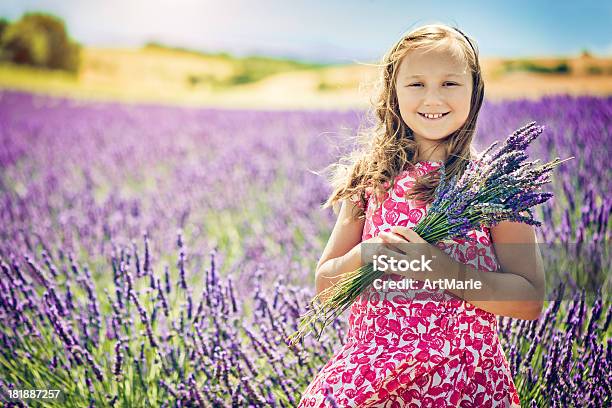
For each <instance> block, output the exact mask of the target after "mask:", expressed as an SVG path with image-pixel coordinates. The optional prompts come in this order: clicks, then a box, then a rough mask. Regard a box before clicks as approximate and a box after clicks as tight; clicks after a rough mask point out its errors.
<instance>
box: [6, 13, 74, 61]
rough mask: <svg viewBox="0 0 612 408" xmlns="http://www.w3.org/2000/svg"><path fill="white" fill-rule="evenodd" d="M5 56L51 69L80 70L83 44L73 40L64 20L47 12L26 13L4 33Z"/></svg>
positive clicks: (12, 59)
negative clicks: (81, 45)
mask: <svg viewBox="0 0 612 408" xmlns="http://www.w3.org/2000/svg"><path fill="white" fill-rule="evenodd" d="M0 48H2V55H3V58H4V59H8V60H9V61H12V62H14V63H17V64H27V65H33V66H38V67H45V68H51V69H63V70H67V71H71V72H76V71H78V68H79V63H80V48H81V47H80V45H79V44H78V43H76V42H74V41H71V40H70V38H69V37H68V34H67V32H66V28H65V26H64V22H63V21H62V20H61V19H59V18H58V17H55V16H52V15H50V14H46V13H26V14H24V15H23V16H22V17H21V19H20V20H19V21H17V22H14V23H12V24H9V25H8V26H7V27H6V28H5V29H4V30H3V31H2V32H1V38H0Z"/></svg>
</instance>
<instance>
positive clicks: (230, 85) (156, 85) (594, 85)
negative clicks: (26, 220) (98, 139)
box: [0, 44, 612, 108]
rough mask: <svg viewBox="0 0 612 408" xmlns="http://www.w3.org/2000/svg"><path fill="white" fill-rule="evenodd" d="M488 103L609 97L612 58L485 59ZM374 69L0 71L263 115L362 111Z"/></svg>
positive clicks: (10, 79) (126, 59)
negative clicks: (558, 96) (293, 110)
mask: <svg viewBox="0 0 612 408" xmlns="http://www.w3.org/2000/svg"><path fill="white" fill-rule="evenodd" d="M482 65H483V71H484V72H483V75H484V77H485V81H486V84H487V97H488V98H491V99H502V98H503V99H506V98H517V97H539V96H541V95H543V94H554V93H571V94H580V93H586V94H600V95H601V94H604V95H609V94H611V93H612V81H611V80H610V79H611V78H612V58H597V57H593V56H590V55H587V54H585V55H582V56H579V57H572V58H530V59H522V60H508V59H483V61H482ZM376 74H377V70H376V66H375V64H374V63H368V62H364V63H362V64H351V65H331V64H313V63H307V62H301V61H294V60H288V59H278V58H268V57H261V56H251V57H244V58H237V57H233V56H231V55H229V54H225V53H218V54H205V53H200V52H195V51H191V50H185V49H179V48H169V47H165V46H162V45H159V44H148V45H147V46H145V47H143V48H140V49H108V48H94V47H87V48H84V50H83V53H82V66H81V70H80V71H79V73H78V74H77V75H70V74H66V73H63V72H61V71H47V70H41V69H34V68H27V67H23V66H16V65H12V64H2V65H0V88H10V89H24V90H29V91H34V92H43V93H51V94H61V95H70V96H75V97H82V98H96V99H107V100H108V99H110V100H124V101H134V102H163V103H178V104H187V105H214V106H225V107H254V108H257V107H265V108H344V107H365V106H367V104H368V99H369V98H370V97H371V95H372V90H373V86H374V81H375V80H376Z"/></svg>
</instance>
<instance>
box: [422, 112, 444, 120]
mask: <svg viewBox="0 0 612 408" xmlns="http://www.w3.org/2000/svg"><path fill="white" fill-rule="evenodd" d="M418 113H419V115H421V117H423V118H424V119H426V120H438V119H441V118H443V117H444V116H446V115H448V114H449V113H450V112H446V113H421V112H418Z"/></svg>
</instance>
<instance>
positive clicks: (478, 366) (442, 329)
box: [298, 161, 520, 408]
mask: <svg viewBox="0 0 612 408" xmlns="http://www.w3.org/2000/svg"><path fill="white" fill-rule="evenodd" d="M440 165H441V162H435V161H423V162H418V163H416V164H415V167H414V168H412V169H410V170H404V171H403V172H401V173H400V174H399V175H398V176H397V177H396V179H395V183H394V187H393V188H392V189H388V191H387V192H386V193H385V196H384V197H383V200H382V205H380V206H378V208H376V209H375V208H374V207H375V205H374V200H373V199H371V197H370V196H369V194H366V200H367V207H366V208H365V209H364V210H365V214H366V219H365V224H364V229H363V234H362V240H366V239H369V238H371V237H373V236H377V235H378V234H379V233H380V232H381V231H388V230H390V228H391V226H395V225H401V226H407V227H410V228H412V227H414V226H416V224H417V223H418V222H419V220H420V219H421V218H422V217H423V216H424V215H425V214H426V211H427V209H428V207H426V206H423V205H422V204H421V203H419V202H416V201H413V200H408V201H406V199H405V198H404V195H405V193H406V191H407V190H408V189H410V188H411V187H412V185H413V184H414V182H415V180H416V178H417V177H419V176H421V175H423V174H425V173H427V172H429V171H431V170H435V169H437V168H438V167H439V166H440ZM387 187H388V186H387ZM355 202H356V203H357V204H358V202H357V201H355ZM468 236H470V237H472V238H473V239H474V240H475V241H474V242H471V241H469V240H465V239H453V240H447V241H444V242H440V243H438V244H437V246H438V247H439V248H440V249H441V250H442V251H444V252H445V253H447V254H448V255H449V256H451V257H452V258H453V259H454V260H456V261H458V262H461V263H463V264H468V265H471V266H472V267H474V268H475V269H478V270H481V271H495V270H497V269H498V268H499V264H498V262H497V259H496V257H495V253H494V249H493V247H492V245H491V236H490V231H489V229H488V228H482V229H479V230H472V231H470V232H469V233H468ZM388 278H389V279H393V280H400V279H403V277H402V276H400V275H396V274H392V275H388ZM418 283H419V285H417V287H418V288H419V289H418V291H417V293H416V295H414V296H407V295H406V292H405V291H403V290H400V289H398V290H386V291H384V292H383V291H376V290H374V289H373V287H372V286H371V287H370V288H369V289H368V290H366V291H365V292H364V293H362V294H361V295H360V296H359V297H358V298H357V299H356V301H355V302H354V303H353V305H352V306H351V308H350V315H349V320H348V322H349V330H348V333H347V336H346V337H347V338H346V342H345V344H344V345H343V346H342V347H340V348H339V349H338V350H337V351H336V352H335V353H334V355H333V356H332V358H331V359H330V360H329V361H328V362H327V364H325V366H324V367H323V368H322V369H321V370H320V372H319V373H318V374H317V376H316V377H315V378H314V379H313V380H312V382H311V383H310V385H309V386H308V387H307V388H306V390H305V392H304V394H303V395H302V398H301V400H300V403H299V405H298V406H299V407H317V408H319V407H330V406H332V405H331V403H330V402H329V400H328V399H327V394H332V396H333V398H334V400H335V402H336V404H337V405H338V406H340V407H385V408H399V407H411V408H417V407H440V408H447V407H464V408H466V407H520V402H519V397H518V394H517V391H516V388H515V385H514V382H513V380H512V374H511V372H510V367H509V365H508V361H507V359H506V356H505V354H504V350H503V349H502V347H501V344H500V342H499V337H498V327H497V319H496V316H495V315H494V314H492V313H489V312H486V311H484V310H482V309H480V308H478V307H476V306H474V305H472V304H471V303H469V302H466V301H464V300H462V299H460V298H458V297H456V296H455V295H454V294H452V293H450V292H448V291H446V290H443V289H425V288H423V287H422V282H420V281H418Z"/></svg>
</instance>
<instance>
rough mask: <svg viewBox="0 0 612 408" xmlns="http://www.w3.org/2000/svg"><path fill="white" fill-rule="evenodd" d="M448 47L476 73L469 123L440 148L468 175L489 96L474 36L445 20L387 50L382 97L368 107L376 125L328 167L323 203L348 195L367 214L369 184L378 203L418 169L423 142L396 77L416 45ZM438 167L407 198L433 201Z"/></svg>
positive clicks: (450, 164)
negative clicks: (404, 109)
mask: <svg viewBox="0 0 612 408" xmlns="http://www.w3.org/2000/svg"><path fill="white" fill-rule="evenodd" d="M439 47H443V48H444V49H445V50H449V51H450V52H452V53H453V54H454V55H455V56H457V57H459V58H462V59H463V61H465V62H466V63H467V66H468V69H469V70H470V72H471V73H472V85H473V86H472V95H471V102H470V112H469V114H468V117H467V119H466V121H465V123H464V124H463V125H462V126H461V127H460V128H459V129H457V130H456V131H455V132H453V133H452V134H450V135H449V136H447V137H446V138H445V139H444V140H442V141H441V142H440V145H439V146H438V147H442V148H443V149H444V151H445V157H446V160H445V163H444V164H445V167H446V177H447V178H450V177H452V176H453V175H455V174H462V173H463V171H464V170H465V168H466V166H467V164H468V162H469V160H472V159H473V158H474V157H475V155H476V151H475V150H474V148H473V147H472V139H473V137H474V133H475V130H476V122H477V119H478V113H479V112H480V108H481V106H482V100H483V98H484V83H483V81H482V76H481V69H480V63H479V60H478V49H477V45H476V43H475V42H474V40H472V39H470V38H469V37H468V36H467V35H465V34H464V33H463V32H461V31H460V30H459V29H458V28H455V27H451V26H447V25H445V24H428V25H424V26H421V27H419V28H417V29H414V30H412V31H410V32H408V33H407V34H404V35H403V36H402V37H401V39H400V40H399V41H397V42H396V43H395V45H393V47H391V49H390V50H389V51H388V52H387V53H386V54H385V55H384V57H383V58H382V61H381V63H380V64H376V66H377V67H380V75H379V78H378V81H377V84H376V88H377V91H376V92H375V95H376V99H375V100H374V102H372V106H371V107H370V109H369V110H368V115H369V116H370V117H372V116H373V117H374V123H373V126H371V127H370V128H366V129H361V130H359V131H358V134H357V137H356V139H357V143H358V146H357V148H356V149H355V150H353V151H352V152H350V153H349V154H347V155H345V156H343V157H341V158H340V159H339V161H338V162H337V163H334V164H332V165H330V166H328V169H329V168H331V169H332V175H331V177H330V180H329V181H330V183H331V184H332V186H333V192H332V193H331V195H330V196H329V198H328V199H327V201H326V202H325V203H324V204H323V208H327V207H330V206H331V207H333V209H334V212H335V213H338V211H339V202H340V201H341V200H343V199H349V200H352V201H356V202H358V203H360V204H361V206H359V205H358V206H355V209H356V213H354V214H353V216H354V217H356V218H363V217H364V215H365V214H364V208H365V206H366V204H367V203H366V194H365V193H366V189H368V191H369V192H371V193H373V196H374V197H375V198H376V201H375V202H376V205H379V200H378V197H382V196H384V193H385V192H386V190H387V189H388V188H393V182H394V180H395V178H396V176H397V175H398V174H399V173H400V172H402V171H403V170H404V169H405V168H408V169H412V168H413V166H414V164H415V162H414V160H415V159H416V158H419V157H420V156H419V154H420V152H419V146H418V144H417V143H416V142H415V140H414V135H413V131H412V129H410V128H409V127H408V126H407V125H406V123H405V122H404V121H403V119H402V117H401V114H400V109H399V104H398V99H397V93H396V77H397V71H398V67H399V65H400V62H401V60H402V58H403V57H404V56H405V55H406V54H407V53H408V52H409V51H411V50H415V49H433V48H439ZM439 181H440V180H439V175H438V172H437V171H436V172H431V173H429V174H425V175H423V176H421V177H419V178H418V179H417V180H416V181H415V184H414V186H413V188H412V190H411V191H409V192H407V194H406V198H407V199H415V200H418V201H421V202H425V203H431V202H432V201H433V199H434V195H433V193H434V190H435V188H436V186H437V185H438V183H439Z"/></svg>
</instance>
